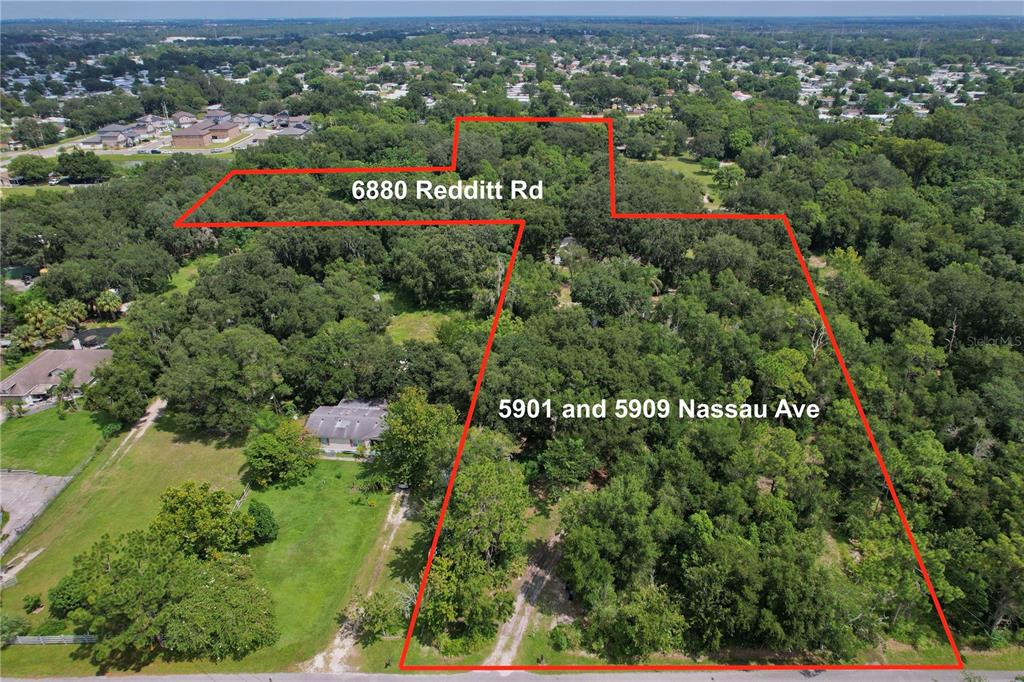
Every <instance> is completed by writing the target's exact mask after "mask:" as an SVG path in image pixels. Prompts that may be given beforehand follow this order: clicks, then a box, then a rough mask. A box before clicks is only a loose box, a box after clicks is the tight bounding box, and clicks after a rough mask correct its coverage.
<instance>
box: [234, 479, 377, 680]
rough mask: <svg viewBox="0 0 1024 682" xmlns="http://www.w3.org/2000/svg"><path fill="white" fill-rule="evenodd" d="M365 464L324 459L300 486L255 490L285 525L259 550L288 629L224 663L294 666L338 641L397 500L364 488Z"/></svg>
mask: <svg viewBox="0 0 1024 682" xmlns="http://www.w3.org/2000/svg"><path fill="white" fill-rule="evenodd" d="M361 466H362V465H361V464H357V463H355V462H328V461H323V460H321V461H319V462H317V467H316V469H315V470H314V472H313V474H312V475H311V476H310V477H309V478H308V479H306V481H305V482H303V484H302V485H300V486H297V487H294V488H287V489H276V488H275V489H271V490H266V491H261V492H258V493H253V494H252V497H253V499H257V500H260V501H261V502H265V503H266V504H267V505H269V506H270V508H271V509H272V510H273V511H274V516H275V517H276V518H277V523H278V525H279V526H280V528H281V529H280V532H279V534H278V537H277V540H275V541H274V542H272V543H270V544H268V545H265V546H263V547H259V548H257V549H254V550H253V551H252V562H253V570H254V571H255V573H256V578H257V580H259V581H260V582H261V583H263V584H264V585H266V586H267V588H268V589H269V590H270V592H271V594H272V595H273V597H274V605H275V608H276V613H277V626H278V630H279V631H280V633H281V637H280V639H279V640H278V642H277V644H275V645H274V646H273V647H271V648H269V649H266V650H264V651H257V652H256V653H254V654H253V655H251V656H248V657H247V658H245V659H243V660H241V661H228V662H225V663H224V664H223V665H219V666H217V669H218V670H244V671H275V670H288V669H294V668H296V667H297V665H298V664H299V663H302V662H303V661H306V660H308V659H310V658H312V657H313V656H314V655H316V654H317V653H319V652H320V651H321V650H323V649H325V648H326V647H327V645H328V644H329V643H330V641H331V639H332V638H333V637H334V633H335V631H336V630H337V628H338V625H337V620H336V619H337V616H338V613H339V612H341V611H342V610H343V609H344V608H345V606H347V605H348V602H349V599H350V598H351V597H352V596H353V595H352V589H353V585H355V584H356V577H357V575H358V573H359V571H360V569H361V568H362V566H363V562H364V560H366V559H367V557H368V555H370V553H371V550H372V549H373V548H374V546H376V545H377V544H378V543H379V542H380V541H381V540H382V538H381V530H382V528H383V526H384V520H385V517H387V513H388V505H389V502H390V500H389V497H388V496H387V495H386V494H374V495H365V494H363V493H361V492H359V491H358V489H357V488H356V483H357V481H356V476H357V475H358V473H359V468H360V467H361Z"/></svg>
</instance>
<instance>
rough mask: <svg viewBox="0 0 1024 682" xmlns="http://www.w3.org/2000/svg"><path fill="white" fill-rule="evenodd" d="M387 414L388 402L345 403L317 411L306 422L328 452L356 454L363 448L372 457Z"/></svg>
mask: <svg viewBox="0 0 1024 682" xmlns="http://www.w3.org/2000/svg"><path fill="white" fill-rule="evenodd" d="M387 413H388V408H387V403H384V402H363V401H359V400H342V401H341V402H340V403H338V404H337V405H328V406H323V407H318V408H316V409H315V410H314V411H313V414H311V415H309V419H307V420H306V430H307V431H309V432H310V433H312V434H313V435H314V436H316V437H317V438H319V439H320V449H321V450H323V451H324V452H329V453H341V452H349V453H354V452H357V451H358V450H359V448H360V446H362V447H363V448H364V450H367V451H369V452H368V454H369V453H372V450H373V444H374V443H375V442H376V441H377V440H378V439H379V438H380V434H381V431H382V430H383V428H384V417H385V416H386V415H387Z"/></svg>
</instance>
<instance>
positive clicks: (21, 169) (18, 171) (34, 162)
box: [7, 154, 57, 185]
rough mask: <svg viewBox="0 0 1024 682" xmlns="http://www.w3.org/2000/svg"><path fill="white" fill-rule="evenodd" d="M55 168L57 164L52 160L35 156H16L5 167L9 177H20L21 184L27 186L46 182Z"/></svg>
mask: <svg viewBox="0 0 1024 682" xmlns="http://www.w3.org/2000/svg"><path fill="white" fill-rule="evenodd" d="M56 168H57V163H56V162H55V161H54V160H53V159H46V158H43V157H42V156H36V155H35V154H22V155H21V156H17V157H15V158H13V159H11V163H10V165H9V166H8V167H7V169H8V171H9V172H10V174H11V177H18V176H21V180H22V182H24V183H27V184H29V185H35V184H38V183H40V182H46V179H47V178H48V177H49V175H50V173H52V172H53V171H54V170H56Z"/></svg>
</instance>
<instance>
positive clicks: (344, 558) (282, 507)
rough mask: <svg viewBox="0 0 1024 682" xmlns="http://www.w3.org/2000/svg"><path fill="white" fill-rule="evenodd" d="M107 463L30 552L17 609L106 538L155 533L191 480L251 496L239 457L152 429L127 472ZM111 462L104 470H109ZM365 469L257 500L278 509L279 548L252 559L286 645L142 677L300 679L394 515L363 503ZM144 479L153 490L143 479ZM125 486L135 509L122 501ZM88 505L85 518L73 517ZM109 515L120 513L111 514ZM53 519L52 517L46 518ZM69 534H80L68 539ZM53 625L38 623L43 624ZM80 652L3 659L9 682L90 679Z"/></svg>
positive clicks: (324, 473) (59, 505)
mask: <svg viewBox="0 0 1024 682" xmlns="http://www.w3.org/2000/svg"><path fill="white" fill-rule="evenodd" d="M111 450H112V447H108V448H107V449H106V450H105V454H106V457H101V458H97V460H95V461H94V462H93V463H92V464H90V466H89V467H88V468H87V469H86V471H85V472H83V474H82V476H80V477H79V478H78V479H76V481H74V482H73V483H72V487H71V488H69V490H67V491H66V492H65V494H64V495H62V496H61V497H60V498H58V500H57V501H56V502H55V503H54V506H53V507H51V509H50V510H48V511H47V513H46V514H45V515H44V517H43V518H41V519H40V522H39V524H40V525H38V526H36V527H34V528H33V529H31V530H30V531H29V536H27V537H26V538H25V539H24V540H23V541H21V542H19V544H18V546H17V548H16V549H17V551H19V552H20V551H30V550H31V549H32V548H35V547H39V546H47V547H48V548H47V550H46V551H44V552H43V553H42V554H41V555H40V556H39V557H37V558H36V559H35V560H34V561H33V562H32V563H31V564H29V566H28V567H27V568H25V569H24V571H22V573H20V574H19V582H18V584H17V585H15V586H13V587H12V588H10V589H9V590H5V594H4V601H5V603H7V604H12V605H15V604H20V603H21V599H22V598H23V597H24V595H25V594H33V593H37V592H41V593H43V594H44V598H45V593H46V590H47V589H49V587H51V586H52V585H53V584H55V583H56V581H57V580H58V579H59V578H60V577H61V576H62V575H63V574H64V573H65V572H66V571H67V570H68V569H69V568H70V563H71V558H72V557H73V556H74V555H75V554H78V553H79V552H81V551H84V550H85V549H87V548H88V546H89V545H91V544H92V542H94V541H95V540H96V539H98V538H99V536H100V535H102V533H103V532H104V531H106V532H109V533H110V534H112V535H116V534H118V533H121V532H125V531H127V530H131V529H132V528H138V527H141V526H144V525H145V524H146V523H148V521H149V520H150V519H151V518H152V517H153V516H154V515H155V514H156V511H157V510H158V508H159V495H160V493H161V492H163V490H164V489H165V488H166V487H167V486H170V485H175V484H177V483H180V482H182V481H185V480H209V481H210V482H211V483H213V485H214V486H215V487H222V488H225V489H227V490H229V491H230V492H231V493H232V494H239V493H240V492H241V483H240V482H239V470H240V468H241V465H242V456H241V451H240V449H239V448H234V447H218V446H217V445H216V444H208V443H204V442H201V441H181V440H177V439H176V438H175V436H174V434H173V433H170V432H168V431H161V430H159V429H157V428H154V429H151V430H150V431H149V432H147V433H146V435H145V436H143V437H142V439H141V440H140V441H139V442H138V443H137V444H136V445H135V446H133V447H132V449H131V450H129V451H128V452H127V453H125V454H124V455H122V456H120V457H119V458H118V459H117V460H116V461H110V460H109V453H110V451H111ZM100 460H102V462H101V461H100ZM360 466H361V465H359V464H355V463H348V462H328V461H320V462H318V463H317V467H316V469H315V470H314V472H313V474H312V475H311V476H310V477H309V478H308V479H307V480H306V481H305V482H304V483H303V484H302V485H299V486H295V487H292V488H288V489H276V488H275V489H270V490H266V491H256V492H253V493H252V494H251V499H258V500H260V501H262V502H264V503H266V504H268V505H269V506H270V507H271V509H272V510H273V511H274V515H275V517H276V518H277V521H278V523H279V525H280V533H279V535H278V538H277V540H275V541H274V542H272V543H270V544H268V545H265V546H263V547H258V548H255V549H254V550H252V566H253V572H254V575H255V578H256V580H257V581H258V582H260V583H262V584H264V585H265V586H266V587H267V588H268V589H269V590H270V592H271V594H272V596H273V598H274V604H275V615H276V622H277V626H278V630H279V632H280V638H279V639H278V641H277V643H276V644H275V645H274V646H272V647H269V648H267V649H264V650H261V651H258V652H255V653H254V654H252V655H250V656H247V657H246V658H244V659H241V660H237V661H235V660H227V661H221V662H217V663H214V662H210V661H194V662H175V663H168V662H163V661H158V662H156V663H154V664H152V665H150V666H147V667H146V668H145V669H144V670H143V672H145V673H150V674H158V673H182V674H185V673H205V672H262V671H280V670H290V669H297V668H298V666H299V665H300V664H301V663H302V662H304V661H305V660H308V659H309V658H311V657H312V656H313V655H315V654H316V653H317V652H318V651H320V650H321V649H323V648H324V647H325V646H326V645H327V643H328V642H329V640H330V638H331V637H332V636H333V634H334V632H335V630H336V628H337V621H336V618H337V615H338V613H339V612H340V611H341V610H342V609H343V608H344V607H345V605H346V604H347V603H348V601H349V599H350V598H351V597H352V594H353V590H354V587H353V586H354V585H355V584H356V583H357V576H358V575H359V573H360V571H361V570H362V567H363V566H364V564H365V563H366V560H367V557H368V556H369V555H370V554H371V550H372V548H373V547H374V546H375V545H376V543H377V542H378V541H379V539H380V538H379V536H380V530H381V527H382V525H383V523H384V518H385V516H386V514H387V509H388V497H387V496H386V495H383V494H381V495H370V496H367V495H363V494H362V493H360V492H358V491H357V490H356V488H355V483H356V476H357V474H358V471H359V467H360ZM144 474H148V475H145V479H146V480H142V479H143V475H144ZM119 487H123V490H124V492H125V495H124V496H122V497H125V498H127V500H117V499H116V497H117V489H118V488H119ZM83 499H84V503H83V504H82V508H81V512H80V515H79V516H76V515H75V514H74V509H73V508H74V506H75V504H76V503H77V502H80V501H82V500H83ZM102 508H106V509H107V510H109V514H106V515H101V513H100V509H102ZM48 516H49V517H50V518H47V517H48ZM68 527H70V528H68ZM44 615H45V614H39V615H36V616H33V617H32V618H31V619H30V620H32V621H33V623H36V622H38V621H40V620H41V619H42V618H43V617H44ZM75 649H76V647H24V646H22V647H11V648H10V649H8V650H5V652H4V663H5V669H6V671H7V672H8V674H10V675H17V676H33V675H44V674H47V675H53V674H66V675H72V674H74V675H91V674H95V669H94V667H93V666H91V665H90V664H89V663H88V661H82V660H77V659H76V658H75V657H74V655H73V652H74V651H75Z"/></svg>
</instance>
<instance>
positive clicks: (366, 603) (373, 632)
mask: <svg viewBox="0 0 1024 682" xmlns="http://www.w3.org/2000/svg"><path fill="white" fill-rule="evenodd" d="M358 611H359V634H360V638H361V639H363V640H364V644H369V643H372V642H375V641H377V640H378V639H380V638H381V637H386V636H388V635H391V634H394V633H396V632H398V631H399V630H401V628H402V623H403V621H402V609H401V607H400V606H399V603H398V599H397V598H396V597H395V595H393V594H386V593H384V592H378V593H376V594H374V595H372V596H371V597H369V598H367V599H365V600H363V601H362V603H360V604H359V607H358Z"/></svg>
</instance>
